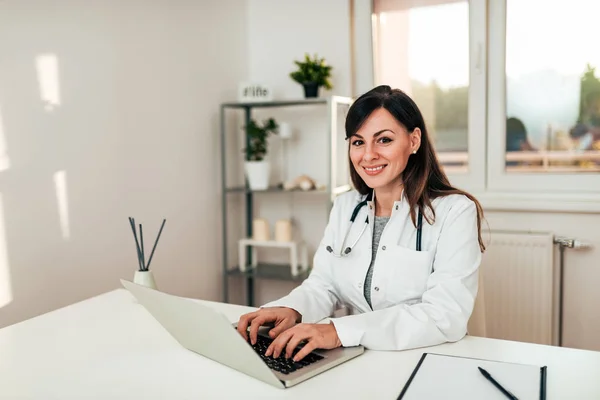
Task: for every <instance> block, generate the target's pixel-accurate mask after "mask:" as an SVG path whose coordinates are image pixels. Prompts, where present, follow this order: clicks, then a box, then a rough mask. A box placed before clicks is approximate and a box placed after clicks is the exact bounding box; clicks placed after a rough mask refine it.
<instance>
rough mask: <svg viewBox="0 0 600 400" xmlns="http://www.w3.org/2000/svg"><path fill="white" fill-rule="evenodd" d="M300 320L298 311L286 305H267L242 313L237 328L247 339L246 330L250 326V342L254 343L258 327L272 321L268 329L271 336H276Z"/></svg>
mask: <svg viewBox="0 0 600 400" xmlns="http://www.w3.org/2000/svg"><path fill="white" fill-rule="evenodd" d="M301 320H302V316H301V315H300V313H299V312H298V311H296V310H294V309H291V308H288V307H267V308H261V309H260V310H258V311H255V312H251V313H248V314H244V315H242V316H241V317H240V320H239V321H238V325H237V330H238V332H239V333H240V334H241V335H242V336H243V337H244V339H246V340H248V336H247V334H246V330H247V329H248V326H250V343H252V344H256V337H257V336H258V328H260V327H261V326H263V325H266V324H270V323H273V324H274V325H275V326H274V327H273V329H271V330H270V331H269V336H270V337H271V338H275V337H277V335H279V334H280V333H281V332H283V331H285V330H286V329H289V328H291V327H293V326H294V325H296V324H297V323H298V322H300V321H301Z"/></svg>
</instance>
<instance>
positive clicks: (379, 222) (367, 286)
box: [364, 216, 390, 309]
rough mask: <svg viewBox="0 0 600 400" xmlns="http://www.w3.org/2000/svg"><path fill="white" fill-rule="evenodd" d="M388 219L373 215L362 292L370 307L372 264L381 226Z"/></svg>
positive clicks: (381, 230) (381, 229) (388, 218)
mask: <svg viewBox="0 0 600 400" xmlns="http://www.w3.org/2000/svg"><path fill="white" fill-rule="evenodd" d="M389 220H390V217H377V216H376V217H375V226H374V227H373V247H372V249H371V252H372V255H371V264H370V265H369V270H368V271H367V276H366V278H365V285H364V294H365V299H366V300H367V303H369V306H370V307H371V309H373V306H372V305H371V281H372V279H373V265H374V264H375V256H376V255H377V248H378V247H379V239H380V238H381V233H382V232H383V228H385V225H386V224H387V223H388V221H389Z"/></svg>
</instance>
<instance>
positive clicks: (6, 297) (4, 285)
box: [0, 195, 13, 308]
mask: <svg viewBox="0 0 600 400" xmlns="http://www.w3.org/2000/svg"><path fill="white" fill-rule="evenodd" d="M9 269H10V268H9V265H8V253H7V251H6V233H5V229H4V204H3V203H2V195H0V308H2V307H4V306H6V305H7V304H9V303H10V302H12V300H13V295H12V284H11V281H10V270H9Z"/></svg>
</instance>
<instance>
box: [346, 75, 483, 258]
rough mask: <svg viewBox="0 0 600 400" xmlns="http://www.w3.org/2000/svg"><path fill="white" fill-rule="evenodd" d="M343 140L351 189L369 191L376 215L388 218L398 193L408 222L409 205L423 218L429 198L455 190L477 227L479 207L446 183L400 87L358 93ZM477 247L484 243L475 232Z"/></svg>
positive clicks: (418, 115)
mask: <svg viewBox="0 0 600 400" xmlns="http://www.w3.org/2000/svg"><path fill="white" fill-rule="evenodd" d="M346 139H347V140H349V142H350V148H349V151H348V154H349V158H350V164H351V166H350V176H351V178H352V183H353V184H354V187H355V188H356V190H357V191H358V192H359V193H361V194H363V195H366V194H368V193H369V192H371V191H372V190H374V191H375V194H376V196H375V201H376V212H377V214H376V215H380V216H389V215H390V214H391V211H392V210H391V208H388V207H385V206H383V204H388V205H391V204H393V201H394V199H398V198H401V197H402V194H404V195H405V196H406V198H407V200H408V203H409V204H410V213H411V219H412V221H413V224H415V223H416V218H415V209H418V210H420V211H422V212H423V214H424V216H425V218H427V221H428V222H429V223H430V224H431V223H433V220H432V218H429V217H427V214H426V213H425V212H424V211H425V209H429V210H430V211H431V214H432V216H433V217H435V210H434V208H433V207H432V203H431V202H432V201H433V200H434V199H436V198H437V197H441V196H447V195H451V194H460V195H464V196H466V197H468V198H469V199H470V200H471V201H473V202H474V203H475V205H476V206H477V225H478V229H479V230H480V229H481V219H482V217H483V211H482V210H481V206H480V205H479V202H478V201H477V200H476V199H475V198H474V197H473V196H471V195H470V194H468V193H466V192H464V191H462V190H459V189H456V188H454V187H452V186H451V185H450V182H449V180H448V178H447V177H446V174H445V173H444V172H443V170H442V168H441V166H440V163H439V162H438V159H437V155H436V153H435V150H434V149H433V146H432V145H431V143H430V140H429V135H428V134H427V129H426V127H425V121H424V119H423V115H422V114H421V111H420V110H419V107H418V106H417V105H416V104H415V102H414V101H413V100H412V99H411V98H410V97H409V96H408V95H407V94H406V93H404V92H403V91H401V90H399V89H392V88H390V87H389V86H387V85H381V86H378V87H376V88H375V89H373V90H371V91H369V92H367V93H365V94H364V95H362V96H361V97H359V98H358V99H357V100H356V102H355V103H354V104H353V105H352V108H351V110H350V111H349V112H348V118H347V119H346ZM479 245H480V247H481V249H482V250H483V249H484V248H485V247H484V245H483V241H482V239H481V234H479Z"/></svg>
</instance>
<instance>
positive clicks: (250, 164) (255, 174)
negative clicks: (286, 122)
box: [244, 118, 279, 190]
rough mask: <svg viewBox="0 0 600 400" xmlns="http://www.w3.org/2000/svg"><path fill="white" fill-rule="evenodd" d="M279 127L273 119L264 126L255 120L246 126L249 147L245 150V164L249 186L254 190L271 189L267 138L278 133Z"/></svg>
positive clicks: (264, 123)
mask: <svg viewBox="0 0 600 400" xmlns="http://www.w3.org/2000/svg"><path fill="white" fill-rule="evenodd" d="M278 130H279V126H278V124H277V122H275V120H274V119H273V118H269V119H268V120H266V121H264V122H263V124H262V126H261V125H259V124H258V123H256V121H254V120H253V119H251V120H250V122H249V123H248V125H247V126H246V135H247V138H248V142H247V143H248V146H247V147H246V148H245V149H244V152H245V153H246V162H245V163H244V167H245V171H246V178H247V179H248V186H249V187H250V189H252V190H265V189H267V188H268V187H269V173H270V165H269V161H268V160H265V156H266V155H267V138H268V137H269V134H271V133H277V132H278Z"/></svg>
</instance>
